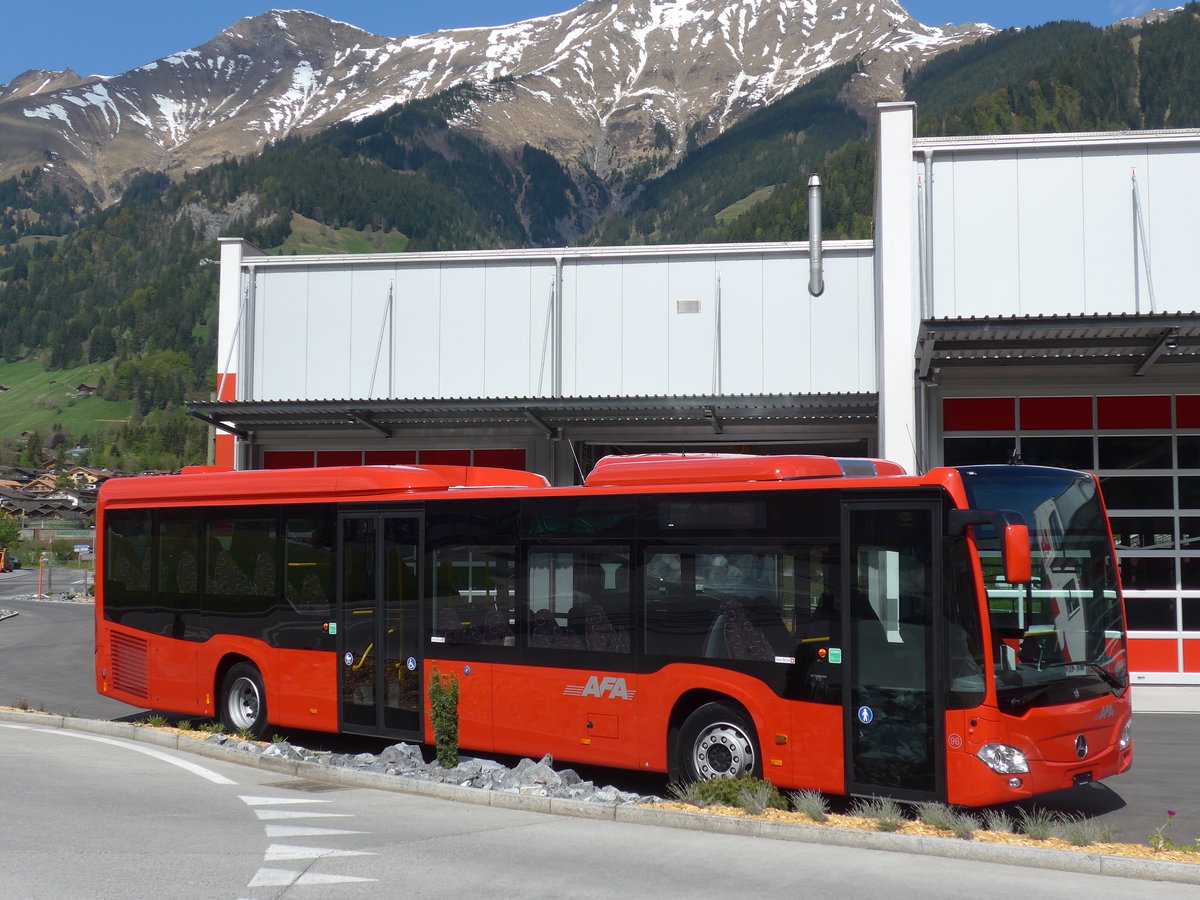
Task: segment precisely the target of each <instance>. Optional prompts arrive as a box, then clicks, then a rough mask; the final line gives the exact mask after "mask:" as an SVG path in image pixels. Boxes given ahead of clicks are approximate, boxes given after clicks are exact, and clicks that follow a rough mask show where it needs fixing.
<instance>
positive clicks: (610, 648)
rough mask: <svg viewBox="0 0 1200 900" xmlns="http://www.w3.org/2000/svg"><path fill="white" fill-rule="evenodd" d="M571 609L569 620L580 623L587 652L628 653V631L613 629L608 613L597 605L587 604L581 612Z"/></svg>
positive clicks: (576, 608)
mask: <svg viewBox="0 0 1200 900" xmlns="http://www.w3.org/2000/svg"><path fill="white" fill-rule="evenodd" d="M577 610H578V607H573V608H572V609H571V615H570V616H569V620H575V621H579V622H582V629H583V642H584V646H585V647H587V649H588V650H598V651H601V652H606V653H628V652H629V630H628V629H627V628H626V629H617V628H614V627H613V624H612V622H611V621H610V619H609V616H608V613H607V612H606V611H605V609H604V607H603V606H601V605H600V604H599V603H589V604H587V605H586V606H585V607H584V608H583V609H582V610H581V611H578V612H577Z"/></svg>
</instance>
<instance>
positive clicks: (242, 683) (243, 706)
mask: <svg viewBox="0 0 1200 900" xmlns="http://www.w3.org/2000/svg"><path fill="white" fill-rule="evenodd" d="M221 721H222V722H224V723H225V724H226V725H228V726H229V727H230V728H232V729H233V730H234V731H246V732H249V734H250V735H251V736H252V737H255V738H261V737H263V735H265V734H266V732H267V692H266V689H265V688H264V687H263V680H262V675H260V674H259V673H258V669H256V668H255V667H254V666H253V665H252V664H251V663H247V662H240V663H238V664H237V665H235V666H233V667H232V668H231V669H230V670H229V671H228V672H226V673H225V679H224V681H222V682H221Z"/></svg>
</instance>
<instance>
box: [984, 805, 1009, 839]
mask: <svg viewBox="0 0 1200 900" xmlns="http://www.w3.org/2000/svg"><path fill="white" fill-rule="evenodd" d="M983 827H984V828H986V829H987V830H988V831H994V832H995V833H996V834H1012V833H1013V832H1014V831H1016V829H1017V826H1016V823H1015V822H1013V818H1012V816H1010V815H1009V814H1008V813H1006V812H1005V811H1004V810H1002V809H985V810H984V811H983Z"/></svg>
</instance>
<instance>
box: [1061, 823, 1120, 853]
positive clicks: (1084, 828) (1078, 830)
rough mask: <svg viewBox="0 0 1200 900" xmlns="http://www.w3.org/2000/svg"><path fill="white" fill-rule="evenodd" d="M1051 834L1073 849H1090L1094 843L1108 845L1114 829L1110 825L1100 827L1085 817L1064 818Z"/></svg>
mask: <svg viewBox="0 0 1200 900" xmlns="http://www.w3.org/2000/svg"><path fill="white" fill-rule="evenodd" d="M1053 833H1054V837H1056V838H1059V839H1060V840H1064V841H1066V842H1067V843H1068V844H1070V845H1071V846H1073V847H1090V846H1091V845H1092V844H1096V843H1103V844H1107V843H1110V842H1111V841H1112V839H1113V836H1114V829H1113V827H1112V826H1111V825H1101V824H1100V823H1099V822H1095V821H1093V820H1092V819H1089V818H1087V817H1086V816H1064V817H1063V818H1061V819H1059V820H1058V822H1057V823H1056V824H1055V826H1054V831H1053Z"/></svg>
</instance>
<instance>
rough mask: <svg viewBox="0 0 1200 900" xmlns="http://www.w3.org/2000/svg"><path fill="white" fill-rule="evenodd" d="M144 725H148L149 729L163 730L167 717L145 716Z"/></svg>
mask: <svg viewBox="0 0 1200 900" xmlns="http://www.w3.org/2000/svg"><path fill="white" fill-rule="evenodd" d="M144 724H146V725H149V726H150V727H151V728H163V727H164V726H166V724H167V717H166V716H146V721H145V723H144Z"/></svg>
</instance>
